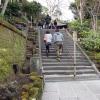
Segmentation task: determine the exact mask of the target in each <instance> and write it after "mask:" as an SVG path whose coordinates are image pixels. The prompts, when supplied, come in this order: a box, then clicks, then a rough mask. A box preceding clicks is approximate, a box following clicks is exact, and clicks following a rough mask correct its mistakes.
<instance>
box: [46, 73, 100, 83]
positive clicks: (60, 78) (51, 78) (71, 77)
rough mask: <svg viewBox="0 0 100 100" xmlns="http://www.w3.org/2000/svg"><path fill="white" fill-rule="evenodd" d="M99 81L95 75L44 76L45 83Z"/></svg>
mask: <svg viewBox="0 0 100 100" xmlns="http://www.w3.org/2000/svg"><path fill="white" fill-rule="evenodd" d="M97 79H99V77H98V75H97V74H88V75H87V74H81V75H76V77H74V75H44V80H45V82H57V81H58V82H62V81H74V80H79V81H80V80H97Z"/></svg>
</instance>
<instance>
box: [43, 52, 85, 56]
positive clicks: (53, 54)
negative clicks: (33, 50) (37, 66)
mask: <svg viewBox="0 0 100 100" xmlns="http://www.w3.org/2000/svg"><path fill="white" fill-rule="evenodd" d="M75 54H76V55H77V56H84V55H83V54H82V53H75ZM42 55H44V56H45V55H46V51H45V52H43V53H42ZM49 55H51V56H55V55H56V52H53V53H52V52H50V53H49ZM65 55H66V56H67V55H73V56H74V53H73V52H72V53H69V52H63V53H62V55H61V56H65Z"/></svg>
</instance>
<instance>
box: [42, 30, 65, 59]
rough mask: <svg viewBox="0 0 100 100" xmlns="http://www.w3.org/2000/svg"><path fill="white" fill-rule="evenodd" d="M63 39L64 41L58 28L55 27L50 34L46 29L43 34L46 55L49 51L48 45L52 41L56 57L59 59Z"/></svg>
mask: <svg viewBox="0 0 100 100" xmlns="http://www.w3.org/2000/svg"><path fill="white" fill-rule="evenodd" d="M63 41H64V36H63V34H62V33H61V32H59V29H56V30H55V32H54V34H51V33H50V32H49V31H46V33H45V34H44V43H45V46H46V54H47V56H48V54H49V52H50V46H51V45H52V43H54V45H55V49H56V54H57V59H58V60H60V56H61V54H62V52H63Z"/></svg>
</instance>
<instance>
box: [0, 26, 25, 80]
mask: <svg viewBox="0 0 100 100" xmlns="http://www.w3.org/2000/svg"><path fill="white" fill-rule="evenodd" d="M25 41H26V40H25V38H24V37H22V36H21V35H19V34H18V33H15V32H13V31H11V30H9V29H7V28H5V27H3V26H0V66H1V67H0V80H3V79H5V78H7V77H8V76H9V74H10V73H11V72H12V70H11V69H12V67H11V66H12V64H13V63H18V64H19V65H22V64H23V60H24V56H25Z"/></svg>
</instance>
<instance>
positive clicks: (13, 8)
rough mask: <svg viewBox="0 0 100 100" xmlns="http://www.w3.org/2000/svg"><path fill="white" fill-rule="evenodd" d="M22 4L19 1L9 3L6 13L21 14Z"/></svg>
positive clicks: (8, 14) (9, 14)
mask: <svg viewBox="0 0 100 100" xmlns="http://www.w3.org/2000/svg"><path fill="white" fill-rule="evenodd" d="M20 10H21V6H20V5H19V4H18V3H17V2H13V3H11V2H10V3H8V6H7V9H6V12H5V14H6V15H7V16H10V17H11V16H12V15H13V16H20Z"/></svg>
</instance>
